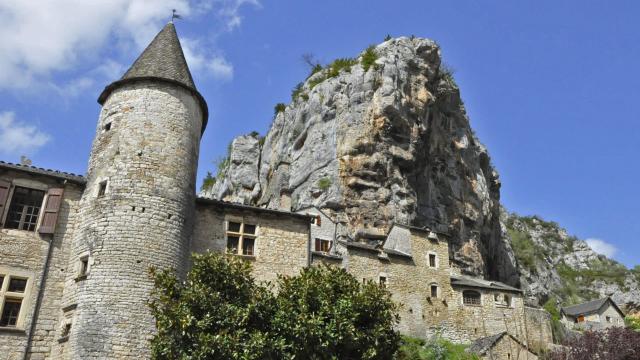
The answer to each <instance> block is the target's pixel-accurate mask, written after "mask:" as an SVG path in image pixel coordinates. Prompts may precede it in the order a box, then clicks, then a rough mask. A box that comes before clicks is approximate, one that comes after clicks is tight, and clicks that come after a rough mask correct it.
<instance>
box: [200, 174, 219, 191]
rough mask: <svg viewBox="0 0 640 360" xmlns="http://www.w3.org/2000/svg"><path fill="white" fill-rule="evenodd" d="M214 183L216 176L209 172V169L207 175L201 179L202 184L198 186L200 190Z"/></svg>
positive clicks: (206, 188)
mask: <svg viewBox="0 0 640 360" xmlns="http://www.w3.org/2000/svg"><path fill="white" fill-rule="evenodd" d="M215 184H216V178H215V177H214V176H213V175H212V174H211V171H207V176H205V177H204V180H202V186H200V191H203V190H208V189H211V188H212V187H213V185H215Z"/></svg>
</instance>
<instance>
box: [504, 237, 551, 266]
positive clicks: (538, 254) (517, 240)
mask: <svg viewBox="0 0 640 360" xmlns="http://www.w3.org/2000/svg"><path fill="white" fill-rule="evenodd" d="M507 232H508V233H509V237H511V246H512V248H513V252H514V254H515V256H516V259H517V260H518V263H519V264H520V266H522V267H524V268H526V269H527V270H529V272H532V273H535V271H536V264H537V263H538V261H539V260H541V259H543V258H544V254H543V251H542V249H540V247H539V246H538V245H536V243H534V242H533V240H532V239H531V238H530V237H529V235H528V234H527V233H525V232H522V231H519V230H516V229H513V228H511V227H508V228H507Z"/></svg>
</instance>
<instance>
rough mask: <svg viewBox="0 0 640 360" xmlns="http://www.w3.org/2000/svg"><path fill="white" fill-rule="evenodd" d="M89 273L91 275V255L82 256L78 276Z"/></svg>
mask: <svg viewBox="0 0 640 360" xmlns="http://www.w3.org/2000/svg"><path fill="white" fill-rule="evenodd" d="M87 275H89V256H83V257H81V258H80V264H79V269H78V277H83V276H87Z"/></svg>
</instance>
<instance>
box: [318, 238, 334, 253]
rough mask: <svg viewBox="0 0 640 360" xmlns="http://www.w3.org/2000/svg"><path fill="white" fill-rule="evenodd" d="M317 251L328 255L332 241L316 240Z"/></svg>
mask: <svg viewBox="0 0 640 360" xmlns="http://www.w3.org/2000/svg"><path fill="white" fill-rule="evenodd" d="M315 250H316V251H319V252H325V253H328V252H329V251H331V240H325V239H316V249H315Z"/></svg>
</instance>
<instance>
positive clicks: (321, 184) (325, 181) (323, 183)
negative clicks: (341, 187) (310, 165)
mask: <svg viewBox="0 0 640 360" xmlns="http://www.w3.org/2000/svg"><path fill="white" fill-rule="evenodd" d="M330 186H331V179H329V178H327V177H323V178H322V179H320V180H318V188H320V190H322V191H325V190H327V189H328V188H329V187H330Z"/></svg>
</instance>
